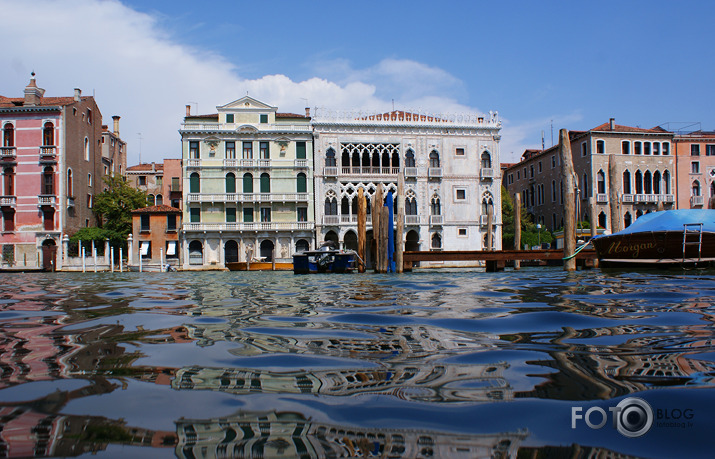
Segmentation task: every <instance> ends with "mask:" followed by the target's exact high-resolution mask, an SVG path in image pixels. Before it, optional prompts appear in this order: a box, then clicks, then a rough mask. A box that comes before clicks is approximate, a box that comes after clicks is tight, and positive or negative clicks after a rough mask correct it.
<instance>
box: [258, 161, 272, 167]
mask: <svg viewBox="0 0 715 459" xmlns="http://www.w3.org/2000/svg"><path fill="white" fill-rule="evenodd" d="M256 161H257V162H258V167H260V168H261V169H268V168H270V167H271V160H270V159H258V160H256Z"/></svg>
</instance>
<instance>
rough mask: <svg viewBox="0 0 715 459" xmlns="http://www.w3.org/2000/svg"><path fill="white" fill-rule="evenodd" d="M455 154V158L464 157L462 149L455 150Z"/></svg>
mask: <svg viewBox="0 0 715 459" xmlns="http://www.w3.org/2000/svg"><path fill="white" fill-rule="evenodd" d="M455 154H456V155H457V156H464V148H457V149H456V150H455Z"/></svg>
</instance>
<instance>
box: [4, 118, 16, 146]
mask: <svg viewBox="0 0 715 459" xmlns="http://www.w3.org/2000/svg"><path fill="white" fill-rule="evenodd" d="M2 146H3V147H14V146H15V126H13V125H12V123H5V126H3V129H2Z"/></svg>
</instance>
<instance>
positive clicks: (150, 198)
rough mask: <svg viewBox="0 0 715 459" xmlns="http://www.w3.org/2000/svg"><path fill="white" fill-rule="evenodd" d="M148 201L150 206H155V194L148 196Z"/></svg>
mask: <svg viewBox="0 0 715 459" xmlns="http://www.w3.org/2000/svg"><path fill="white" fill-rule="evenodd" d="M146 200H147V203H148V204H149V205H150V206H153V205H154V204H155V202H154V195H153V194H149V195H147V197H146Z"/></svg>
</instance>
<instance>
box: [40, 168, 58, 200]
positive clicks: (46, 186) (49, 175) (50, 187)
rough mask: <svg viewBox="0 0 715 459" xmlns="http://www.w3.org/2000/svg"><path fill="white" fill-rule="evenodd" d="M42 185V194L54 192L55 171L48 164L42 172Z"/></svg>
mask: <svg viewBox="0 0 715 459" xmlns="http://www.w3.org/2000/svg"><path fill="white" fill-rule="evenodd" d="M42 185H43V186H42V191H43V194H46V195H54V194H55V172H54V170H52V168H51V167H50V166H47V167H45V170H44V171H43V173H42Z"/></svg>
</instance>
